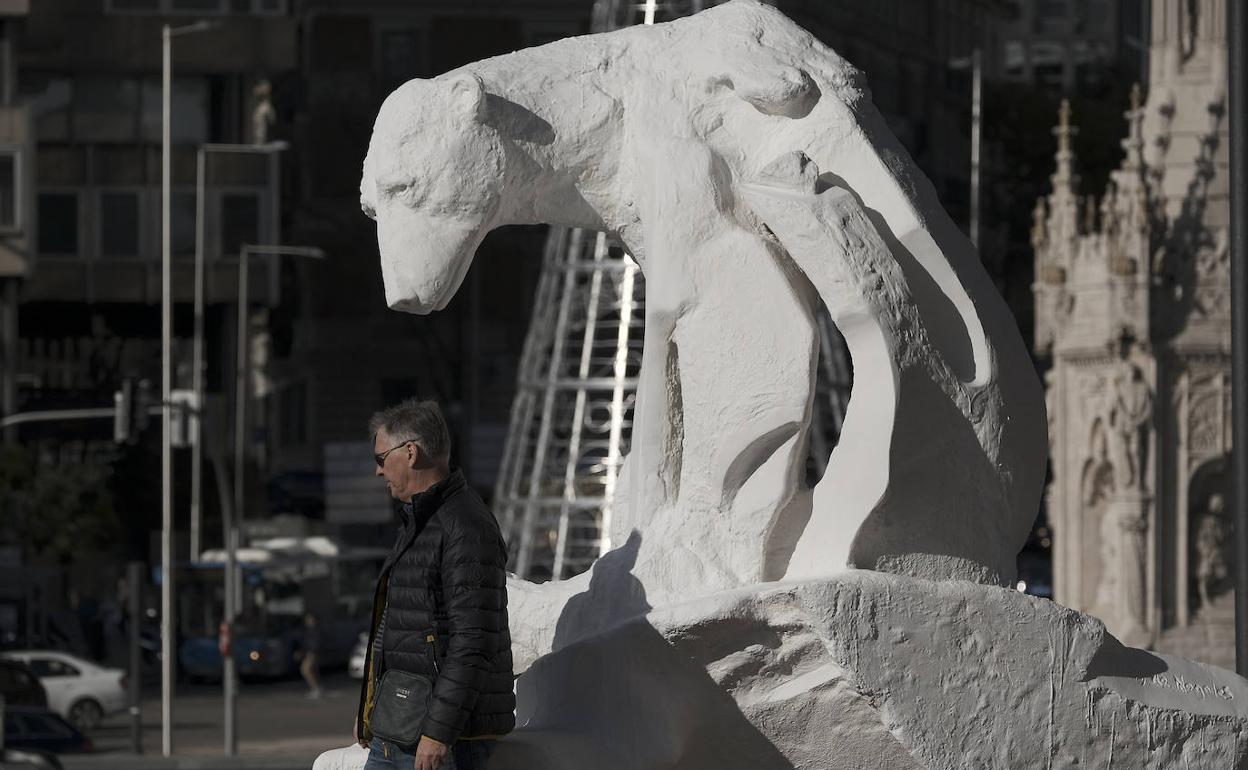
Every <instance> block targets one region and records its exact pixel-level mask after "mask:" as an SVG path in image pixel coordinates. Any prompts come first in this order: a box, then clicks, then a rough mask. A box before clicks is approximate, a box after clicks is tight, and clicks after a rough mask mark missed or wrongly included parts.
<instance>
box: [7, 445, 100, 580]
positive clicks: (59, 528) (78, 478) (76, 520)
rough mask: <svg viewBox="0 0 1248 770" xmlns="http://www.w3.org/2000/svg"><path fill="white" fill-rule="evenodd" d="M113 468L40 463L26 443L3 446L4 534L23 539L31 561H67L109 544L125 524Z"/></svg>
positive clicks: (11, 538) (21, 540)
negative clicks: (111, 478) (116, 503)
mask: <svg viewBox="0 0 1248 770" xmlns="http://www.w3.org/2000/svg"><path fill="white" fill-rule="evenodd" d="M45 460H46V458H45ZM109 470H110V468H109V466H108V465H94V464H92V463H81V464H74V465H61V464H55V463H49V462H46V461H45V462H40V458H39V457H37V456H36V454H35V453H34V452H32V451H30V450H29V449H27V448H25V447H20V446H4V447H0V506H3V507H2V511H3V514H2V515H0V534H2V535H3V536H4V537H5V538H6V539H9V540H11V541H14V542H18V543H21V544H22V546H23V548H24V550H25V551H26V556H27V558H29V559H30V560H32V561H41V562H55V563H59V564H67V563H69V562H71V561H73V560H74V557H75V556H76V555H81V554H83V553H89V552H98V551H101V550H108V549H110V548H111V547H112V546H114V545H115V544H116V542H117V536H118V534H119V532H120V527H119V525H118V520H117V515H116V512H115V511H114V509H113V501H112V495H111V494H110V492H109V488H108V480H107V476H108V473H109Z"/></svg>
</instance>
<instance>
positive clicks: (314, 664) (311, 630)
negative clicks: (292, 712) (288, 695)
mask: <svg viewBox="0 0 1248 770" xmlns="http://www.w3.org/2000/svg"><path fill="white" fill-rule="evenodd" d="M299 673H300V674H301V675H302V676H303V681H305V682H307V683H308V697H309V698H319V697H321V626H320V624H319V623H317V621H316V615H313V614H312V613H311V612H308V613H306V614H304V616H303V660H301V661H300V662H299Z"/></svg>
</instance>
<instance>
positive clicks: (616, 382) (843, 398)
mask: <svg viewBox="0 0 1248 770" xmlns="http://www.w3.org/2000/svg"><path fill="white" fill-rule="evenodd" d="M716 4H717V3H716V2H712V1H711V0H675V1H673V2H660V1H659V0H645V2H627V1H626V0H597V2H596V3H595V4H594V12H593V29H594V31H595V32H607V31H610V30H613V29H619V28H621V27H628V26H633V25H636V24H654V23H655V22H662V21H670V20H672V19H676V18H679V17H681V16H688V15H690V14H693V13H697V12H698V11H701V10H702V9H703V8H705V7H709V6H712V5H716ZM644 298H645V284H644V280H643V278H642V273H641V270H640V268H638V266H637V264H636V263H635V262H634V261H633V260H632V258H631V257H629V256H628V255H627V254H626V253H625V252H624V250H623V249H622V248H621V247H620V246H619V245H618V244H615V243H614V242H613V241H612V239H611V238H610V237H609V236H607V235H604V234H603V233H594V232H590V231H585V230H579V229H567V228H552V229H551V232H550V236H549V238H548V240H547V242H546V254H545V257H544V265H543V268H542V276H541V279H540V281H539V283H538V289H537V298H536V302H535V304H534V308H533V317H532V320H531V322H530V325H529V332H528V336H527V337H526V339H525V344H524V351H523V353H522V355H521V361H520V373H519V378H518V380H519V381H518V383H517V385H518V387H517V392H516V398H515V401H514V402H513V403H512V409H511V424H510V426H509V429H508V433H507V443H506V446H505V447H504V449H503V461H502V467H501V469H500V472H499V476H498V483H497V486H496V487H495V492H494V511H495V513H496V515H497V516H498V518H499V521H500V522H501V525H502V528H503V535H504V537H506V538H507V544H508V551H509V553H510V554H511V555H510V564H509V565H508V566H509V568H510V569H511V570H512V571H513V572H515V573H516V574H517V575H518V576H519V577H522V578H525V579H527V580H536V581H541V580H563V579H565V578H569V577H572V576H573V575H577V574H580V573H581V572H584V571H585V570H587V569H589V567H590V566H591V565H592V564H593V563H594V561H595V560H596V559H597V558H598V557H599V556H601V555H602V554H604V553H606V552H607V551H608V550H610V548H611V542H610V537H609V533H610V529H611V526H610V522H611V508H612V504H613V501H614V496H615V484H616V479H617V478H618V476H619V471H620V465H621V464H622V462H623V460H624V456H625V455H626V454H628V446H629V439H630V437H631V432H632V417H633V401H634V400H635V398H636V393H637V375H638V372H639V370H640V367H641V348H642V339H643V332H644V329H645V306H644ZM818 322H819V328H820V332H821V334H820V343H821V348H820V356H819V366H818V369H817V374H816V378H817V379H816V392H815V403H814V404H813V405H812V415H811V418H812V422H811V425H812V430H811V447H810V449H811V454H810V460H809V462H808V463H807V478H808V480H809V481H811V482H812V483H813V482H814V481H815V480H817V479H818V478H820V477H821V476H822V475H823V471H824V469H825V468H826V467H827V461H828V457H829V455H830V454H831V451H832V448H833V447H834V446H835V445H836V440H837V437H838V436H839V435H840V430H841V421H842V420H843V419H844V416H845V407H846V405H847V403H848V402H849V389H850V383H851V381H852V376H853V375H852V371H851V369H850V362H849V354H848V351H847V349H846V346H845V342H844V340H843V339H842V338H841V336H840V333H839V332H838V331H837V330H836V327H835V326H834V325H833V324H832V319H831V318H830V317H829V316H828V314H827V311H826V310H824V309H823V308H822V307H821V308H820V310H819V318H818Z"/></svg>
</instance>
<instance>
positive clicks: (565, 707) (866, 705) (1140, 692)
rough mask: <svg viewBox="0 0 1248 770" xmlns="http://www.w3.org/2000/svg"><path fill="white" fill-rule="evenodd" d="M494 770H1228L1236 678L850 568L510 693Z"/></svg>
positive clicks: (577, 646) (1065, 620)
mask: <svg viewBox="0 0 1248 770" xmlns="http://www.w3.org/2000/svg"><path fill="white" fill-rule="evenodd" d="M517 694H518V704H519V705H518V721H517V724H518V729H517V731H516V732H515V733H513V734H512V735H511V736H508V737H507V738H505V739H504V740H503V741H501V742H500V744H499V746H498V751H497V754H496V758H495V760H494V761H493V763H492V764H491V767H492V768H494V770H510V769H512V768H516V769H518V768H531V767H542V768H547V769H548V770H557V769H559V768H568V770H572V769H573V768H575V769H576V770H582V769H583V768H585V767H595V768H604V769H605V770H614V769H616V768H618V770H625V769H626V768H629V769H631V768H640V767H647V768H660V767H671V768H702V767H708V768H709V767H715V768H732V767H743V768H744V767H748V768H751V769H752V770H757V769H758V768H777V769H779V768H812V769H813V768H821V769H825V770H826V769H827V768H859V767H888V768H903V769H904V768H927V769H928V770H936V769H937V768H950V770H952V769H954V768H958V769H961V768H966V767H981V768H1017V767H1024V766H1026V767H1042V766H1053V767H1069V766H1074V765H1079V766H1092V767H1103V766H1108V763H1109V762H1110V758H1111V757H1112V758H1113V761H1114V763H1115V765H1116V766H1117V765H1119V764H1120V765H1121V766H1122V767H1133V768H1163V767H1185V766H1187V765H1185V764H1184V763H1188V762H1190V764H1191V766H1193V767H1234V766H1238V765H1237V763H1239V762H1241V761H1243V760H1244V758H1245V756H1246V755H1248V746H1245V745H1243V744H1241V743H1240V742H1239V741H1238V740H1237V735H1238V734H1241V733H1242V732H1243V731H1245V730H1248V681H1245V680H1243V679H1241V678H1239V677H1238V676H1236V675H1235V674H1232V673H1230V672H1228V671H1223V670H1221V669H1217V668H1214V667H1212V666H1207V665H1204V664H1200V663H1195V662H1191V661H1186V660H1183V659H1179V658H1174V657H1170V656H1166V655H1154V654H1150V653H1147V652H1144V651H1142V650H1135V649H1131V648H1127V647H1123V646H1122V645H1121V644H1120V643H1119V642H1118V641H1117V640H1116V639H1114V638H1113V637H1112V636H1110V635H1109V634H1107V633H1106V631H1105V627H1104V625H1103V624H1102V623H1101V622H1100V621H1098V620H1096V619H1095V618H1093V617H1091V616H1088V615H1084V614H1082V613H1079V612H1075V611H1073V610H1070V609H1067V608H1065V607H1062V606H1060V605H1058V604H1055V603H1053V602H1050V601H1046V600H1042V599H1036V598H1034V597H1029V596H1026V595H1023V594H1020V593H1018V592H1016V591H1012V590H1009V589H1003V588H994V587H985V586H981V585H975V584H972V583H966V582H953V581H949V582H929V581H923V580H916V579H910V578H901V577H897V576H894V575H887V574H882V573H877V572H868V571H849V572H846V573H844V574H841V575H838V576H836V577H832V578H826V579H822V580H812V581H808V582H801V583H766V584H761V585H757V586H752V587H748V588H743V589H737V590H733V591H727V592H723V593H719V594H715V595H712V596H708V597H705V598H703V599H699V600H696V601H691V602H687V603H683V604H678V605H670V606H665V607H661V608H658V609H654V610H651V611H649V612H648V613H646V614H644V615H639V616H636V617H634V618H632V619H631V620H628V621H626V622H623V623H621V624H619V625H617V626H615V627H614V628H610V629H608V630H606V631H603V632H601V633H599V634H597V635H594V636H591V637H588V638H583V639H581V640H579V641H576V642H573V643H571V644H568V645H567V646H564V647H562V648H560V649H557V650H556V651H555V652H552V653H550V654H548V655H546V656H544V657H542V658H540V659H538V660H537V661H536V662H535V663H534V664H533V666H532V667H531V668H530V669H529V670H528V671H527V672H526V673H525V674H524V675H522V676H521V678H520V680H519V682H518V686H517Z"/></svg>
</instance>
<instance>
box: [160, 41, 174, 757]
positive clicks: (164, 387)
mask: <svg viewBox="0 0 1248 770" xmlns="http://www.w3.org/2000/svg"><path fill="white" fill-rule="evenodd" d="M162 31H163V43H164V45H163V47H162V51H161V62H162V63H161V111H160V364H161V365H160V402H161V420H160V526H161V538H160V650H161V656H160V749H161V753H162V754H163V755H164V756H166V757H168V756H171V755H172V754H173V676H174V667H173V664H174V661H175V660H176V658H177V652H176V651H175V650H174V649H173V643H174V641H173V640H174V634H173V621H174V617H173V431H172V430H171V428H172V426H171V425H170V419H171V418H172V417H173V414H172V412H171V411H170V409H169V400H170V398H171V391H172V390H173V281H172V279H173V266H172V262H173V260H172V246H171V244H172V240H171V238H172V236H171V234H170V232H169V229H170V221H171V211H172V205H171V200H172V198H171V193H170V187H171V182H172V180H171V169H172V162H173V158H172V148H171V145H172V124H173V29H172V28H171V27H170V26H169V25H168V24H166V25H165V26H164V29H163V30H162Z"/></svg>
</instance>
